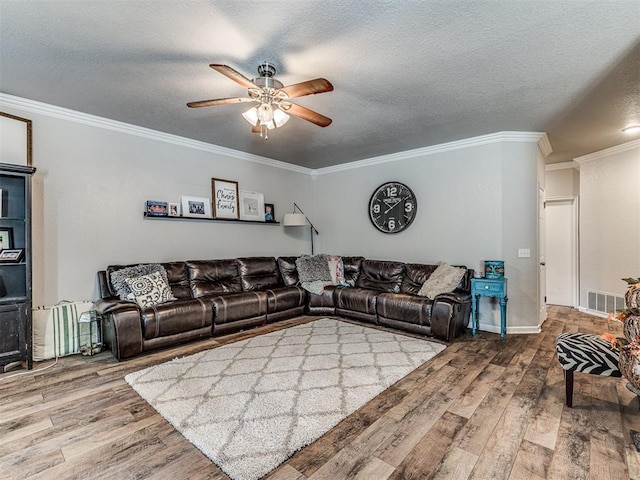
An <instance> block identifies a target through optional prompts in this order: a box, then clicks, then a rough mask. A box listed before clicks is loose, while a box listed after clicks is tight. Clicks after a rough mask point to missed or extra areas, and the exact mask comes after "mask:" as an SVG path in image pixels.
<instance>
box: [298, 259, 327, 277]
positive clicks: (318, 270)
mask: <svg viewBox="0 0 640 480" xmlns="http://www.w3.org/2000/svg"><path fill="white" fill-rule="evenodd" d="M296 268H297V270H298V277H299V278H300V282H303V283H304V282H317V281H322V282H331V271H330V270H329V262H328V261H327V256H326V255H314V256H313V257H300V258H298V259H297V260H296Z"/></svg>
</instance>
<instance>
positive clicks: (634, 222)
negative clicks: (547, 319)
mask: <svg viewBox="0 0 640 480" xmlns="http://www.w3.org/2000/svg"><path fill="white" fill-rule="evenodd" d="M576 162H578V163H579V164H580V306H581V307H582V308H587V290H597V291H601V292H608V293H614V294H618V295H623V294H624V292H625V291H626V284H625V283H624V282H623V281H621V278H624V277H630V276H631V277H637V276H638V275H640V140H636V141H634V142H629V143H627V144H623V145H620V146H618V147H613V148H611V149H607V150H604V151H602V152H597V153H595V154H591V155H587V156H584V157H581V158H577V159H576Z"/></svg>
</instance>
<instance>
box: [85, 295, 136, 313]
mask: <svg viewBox="0 0 640 480" xmlns="http://www.w3.org/2000/svg"><path fill="white" fill-rule="evenodd" d="M94 305H95V306H96V311H97V312H98V313H99V314H100V315H106V314H108V313H113V312H115V311H118V310H122V309H128V308H136V309H138V312H140V307H138V304H137V303H136V302H130V301H126V300H120V299H119V298H116V297H111V298H101V299H99V300H96V301H95V302H94Z"/></svg>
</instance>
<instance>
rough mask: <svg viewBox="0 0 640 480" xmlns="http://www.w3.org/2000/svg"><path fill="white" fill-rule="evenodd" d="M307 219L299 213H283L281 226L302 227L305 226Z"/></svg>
mask: <svg viewBox="0 0 640 480" xmlns="http://www.w3.org/2000/svg"><path fill="white" fill-rule="evenodd" d="M306 220H307V217H305V216H304V215H303V214H301V213H285V214H284V218H283V219H282V224H283V225H284V226H285V227H303V226H305V225H306V224H307V221H306Z"/></svg>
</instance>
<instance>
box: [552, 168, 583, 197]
mask: <svg viewBox="0 0 640 480" xmlns="http://www.w3.org/2000/svg"><path fill="white" fill-rule="evenodd" d="M575 166H576V167H577V164H575ZM578 195H580V171H579V170H578V169H577V168H573V167H567V168H562V169H548V170H547V172H546V184H545V197H546V198H571V197H577V196H578Z"/></svg>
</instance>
